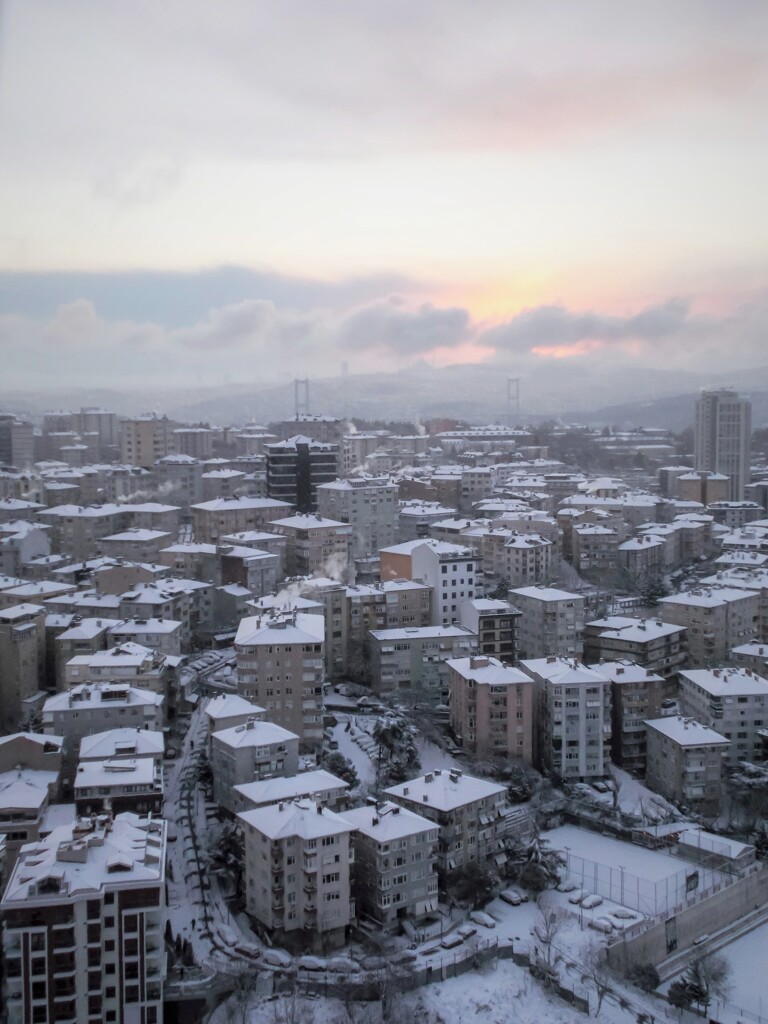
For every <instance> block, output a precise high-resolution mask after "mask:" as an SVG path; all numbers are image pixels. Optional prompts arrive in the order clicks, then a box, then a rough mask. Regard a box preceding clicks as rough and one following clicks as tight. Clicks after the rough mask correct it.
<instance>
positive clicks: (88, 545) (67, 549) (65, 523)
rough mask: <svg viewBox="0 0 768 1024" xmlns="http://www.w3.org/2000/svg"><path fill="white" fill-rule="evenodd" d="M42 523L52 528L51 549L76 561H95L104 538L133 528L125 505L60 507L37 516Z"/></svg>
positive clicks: (39, 513)
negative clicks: (88, 559) (94, 557)
mask: <svg viewBox="0 0 768 1024" xmlns="http://www.w3.org/2000/svg"><path fill="white" fill-rule="evenodd" d="M37 518H38V520H39V521H40V522H41V523H43V525H44V526H48V527H50V536H51V548H52V550H53V552H54V553H55V554H59V553H62V554H66V555H68V556H69V557H70V558H72V560H73V561H85V559H87V558H92V557H93V554H94V552H95V551H97V550H98V546H99V542H100V541H101V539H102V537H108V536H109V535H110V534H113V533H117V532H118V531H120V530H122V529H123V528H124V527H126V526H128V525H129V522H128V518H127V515H126V513H125V510H124V509H123V507H122V506H121V505H114V504H109V505H86V506H81V505H57V506H55V507H54V508H48V509H44V510H43V511H42V512H38V513H37Z"/></svg>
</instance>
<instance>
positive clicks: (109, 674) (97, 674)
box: [63, 641, 180, 696]
mask: <svg viewBox="0 0 768 1024" xmlns="http://www.w3.org/2000/svg"><path fill="white" fill-rule="evenodd" d="M179 661H180V659H179V658H174V657H172V656H171V655H165V654H158V652H157V651H151V650H150V649H149V648H148V647H142V645H141V644H135V643H132V642H131V641H126V642H125V643H123V644H120V645H119V646H117V647H110V648H109V650H104V651H97V652H96V653H95V654H80V655H77V656H76V657H74V658H70V660H69V661H68V662H67V664H66V665H65V666H64V687H63V689H69V688H70V687H72V686H77V685H79V684H80V683H90V682H101V681H103V682H115V683H116V682H127V683H129V684H130V685H131V686H134V687H136V689H139V690H151V691H152V692H153V693H159V694H163V695H165V696H170V695H171V694H172V693H173V692H174V690H175V684H176V671H177V669H178V663H179Z"/></svg>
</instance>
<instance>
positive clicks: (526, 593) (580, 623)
mask: <svg viewBox="0 0 768 1024" xmlns="http://www.w3.org/2000/svg"><path fill="white" fill-rule="evenodd" d="M508 598H509V601H510V602H511V603H512V604H513V605H515V607H516V608H519V609H520V611H521V612H522V615H521V617H520V619H518V625H519V650H520V657H521V658H542V657H571V658H579V657H581V653H582V650H583V633H584V598H583V597H579V595H578V594H571V593H569V592H568V591H565V590H557V589H556V588H554V587H519V588H518V589H516V590H511V591H510V592H509V595H508Z"/></svg>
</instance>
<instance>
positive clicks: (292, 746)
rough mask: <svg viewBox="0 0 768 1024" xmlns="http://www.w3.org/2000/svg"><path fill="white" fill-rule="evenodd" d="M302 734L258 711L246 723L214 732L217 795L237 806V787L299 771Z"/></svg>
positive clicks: (229, 806) (213, 767)
mask: <svg viewBox="0 0 768 1024" xmlns="http://www.w3.org/2000/svg"><path fill="white" fill-rule="evenodd" d="M298 770H299V737H298V736H297V735H296V733H294V732H289V730H288V729H283V728H282V726H280V725H275V723H274V722H266V721H264V720H263V719H261V718H257V717H256V716H255V715H254V716H252V717H249V718H248V719H247V720H246V721H245V723H244V724H242V725H235V726H232V727H231V728H229V729H219V730H217V731H216V732H215V733H213V734H212V735H211V771H212V774H213V798H214V800H215V801H216V803H217V804H218V805H219V806H220V807H223V808H224V809H225V810H227V811H229V812H230V813H232V814H234V813H235V812H236V810H237V807H236V802H235V794H234V787H235V786H241V785H243V784H245V783H248V782H254V781H257V780H261V779H271V778H274V777H276V776H282V775H295V774H296V772H297V771H298Z"/></svg>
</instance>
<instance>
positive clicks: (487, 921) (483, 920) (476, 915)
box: [469, 910, 496, 928]
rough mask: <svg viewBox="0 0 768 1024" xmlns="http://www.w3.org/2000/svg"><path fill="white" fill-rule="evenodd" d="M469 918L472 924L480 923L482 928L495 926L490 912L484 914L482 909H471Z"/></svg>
mask: <svg viewBox="0 0 768 1024" xmlns="http://www.w3.org/2000/svg"><path fill="white" fill-rule="evenodd" d="M469 920H470V921H472V923H473V924H481V925H482V926H483V928H495V927H496V922H495V921H494V920H493V918H492V917H491V915H490V914H486V912H485V911H484V910H473V911H472V913H471V914H470V915H469Z"/></svg>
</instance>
